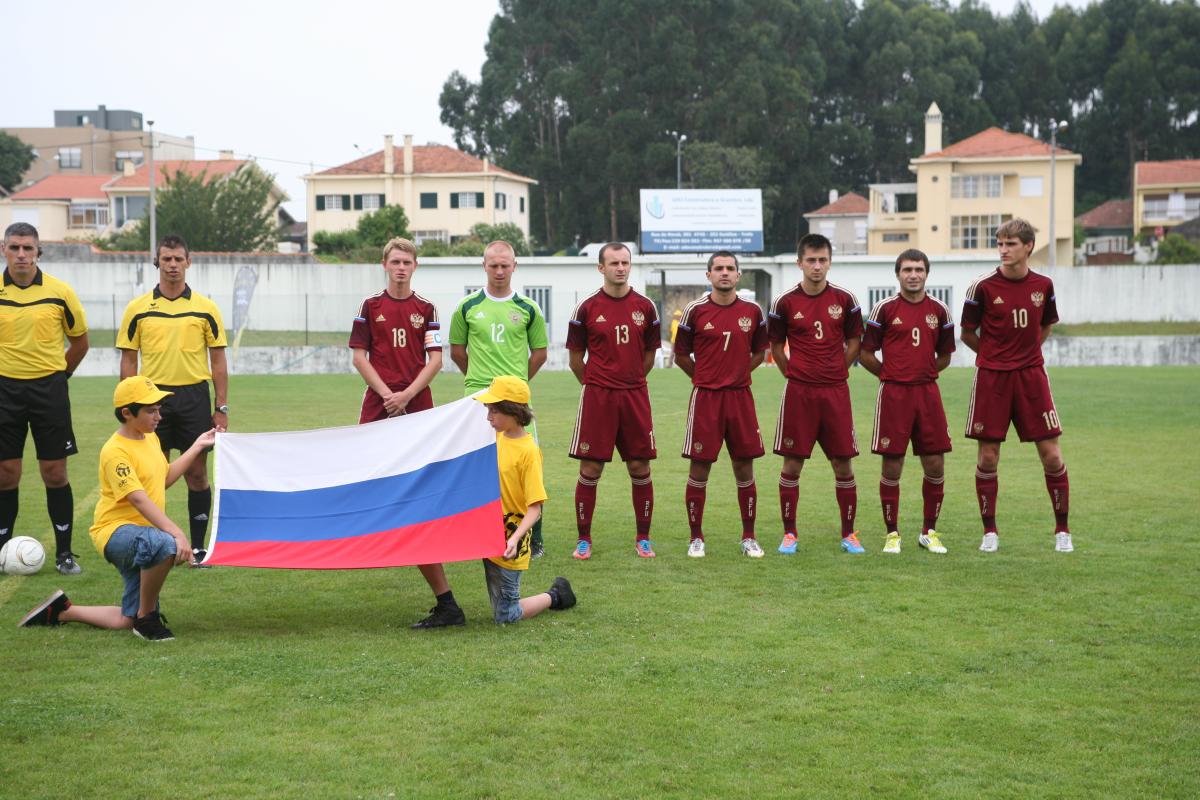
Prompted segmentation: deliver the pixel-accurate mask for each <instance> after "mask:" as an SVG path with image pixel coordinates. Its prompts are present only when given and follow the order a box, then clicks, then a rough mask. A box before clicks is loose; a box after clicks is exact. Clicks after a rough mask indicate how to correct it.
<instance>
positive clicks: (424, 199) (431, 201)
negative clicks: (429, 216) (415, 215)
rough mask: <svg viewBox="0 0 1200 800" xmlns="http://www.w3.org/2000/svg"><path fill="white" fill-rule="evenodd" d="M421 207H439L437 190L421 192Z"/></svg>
mask: <svg viewBox="0 0 1200 800" xmlns="http://www.w3.org/2000/svg"><path fill="white" fill-rule="evenodd" d="M421 208H437V192H421Z"/></svg>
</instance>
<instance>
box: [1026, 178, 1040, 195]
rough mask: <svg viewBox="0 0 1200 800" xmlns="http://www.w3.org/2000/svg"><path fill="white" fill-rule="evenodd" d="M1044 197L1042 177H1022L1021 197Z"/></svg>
mask: <svg viewBox="0 0 1200 800" xmlns="http://www.w3.org/2000/svg"><path fill="white" fill-rule="evenodd" d="M1041 196H1042V177H1041V176H1040V175H1033V176H1029V177H1025V176H1022V178H1021V197H1041Z"/></svg>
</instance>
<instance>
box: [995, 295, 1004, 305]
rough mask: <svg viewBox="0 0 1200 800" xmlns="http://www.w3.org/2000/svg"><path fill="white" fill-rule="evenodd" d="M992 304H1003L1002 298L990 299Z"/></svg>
mask: <svg viewBox="0 0 1200 800" xmlns="http://www.w3.org/2000/svg"><path fill="white" fill-rule="evenodd" d="M992 305H994V306H1000V305H1004V298H1003V297H997V298H996V299H995V300H993V301H992Z"/></svg>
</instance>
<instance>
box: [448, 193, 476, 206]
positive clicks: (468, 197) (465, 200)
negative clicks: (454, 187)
mask: <svg viewBox="0 0 1200 800" xmlns="http://www.w3.org/2000/svg"><path fill="white" fill-rule="evenodd" d="M450 207H451V208H484V205H483V192H451V194H450Z"/></svg>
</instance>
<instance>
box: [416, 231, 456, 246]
mask: <svg viewBox="0 0 1200 800" xmlns="http://www.w3.org/2000/svg"><path fill="white" fill-rule="evenodd" d="M425 242H446V243H449V242H450V231H413V244H416V245H418V246H420V245H422V244H424V243H425Z"/></svg>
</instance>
